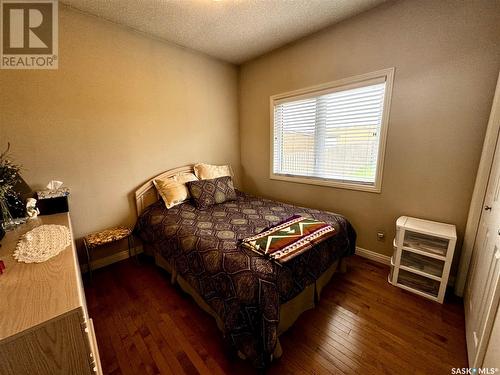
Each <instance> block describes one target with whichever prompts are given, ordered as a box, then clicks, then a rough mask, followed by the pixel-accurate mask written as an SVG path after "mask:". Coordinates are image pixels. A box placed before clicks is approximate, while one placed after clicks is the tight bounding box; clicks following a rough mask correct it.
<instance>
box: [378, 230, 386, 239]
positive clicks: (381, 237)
mask: <svg viewBox="0 0 500 375" xmlns="http://www.w3.org/2000/svg"><path fill="white" fill-rule="evenodd" d="M384 239H385V232H382V231H378V232H377V240H379V241H383V240H384Z"/></svg>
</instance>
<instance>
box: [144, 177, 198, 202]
mask: <svg viewBox="0 0 500 375" xmlns="http://www.w3.org/2000/svg"><path fill="white" fill-rule="evenodd" d="M197 180H198V179H197V178H196V176H195V175H194V174H192V173H179V174H177V175H175V176H174V177H170V178H167V179H165V180H159V179H155V180H153V184H154V185H155V187H156V190H158V193H159V194H160V196H161V198H162V199H163V201H164V202H165V206H166V207H167V208H172V207H174V206H177V205H178V204H181V203H182V202H184V201H185V200H186V199H188V198H189V190H188V189H187V187H186V182H188V181H197Z"/></svg>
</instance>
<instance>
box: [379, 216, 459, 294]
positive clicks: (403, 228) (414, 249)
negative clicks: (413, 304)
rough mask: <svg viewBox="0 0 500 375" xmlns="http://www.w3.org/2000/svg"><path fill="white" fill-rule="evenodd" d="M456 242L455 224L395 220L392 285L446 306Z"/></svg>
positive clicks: (409, 219)
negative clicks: (445, 299) (445, 300)
mask: <svg viewBox="0 0 500 375" xmlns="http://www.w3.org/2000/svg"><path fill="white" fill-rule="evenodd" d="M456 242H457V231H456V228H455V226H454V225H451V224H443V223H438V222H435V221H429V220H423V219H417V218H414V217H408V216H401V217H400V218H398V220H397V221H396V238H395V239H394V243H393V245H394V254H393V256H392V258H391V272H390V274H389V282H390V283H391V284H393V285H396V286H398V287H400V288H402V289H405V290H408V291H410V292H413V293H415V294H418V295H421V296H423V297H426V298H428V299H431V300H433V301H437V302H439V303H443V300H444V294H445V292H446V286H447V284H448V276H449V275H450V267H451V262H452V260H453V253H454V251H455V244H456Z"/></svg>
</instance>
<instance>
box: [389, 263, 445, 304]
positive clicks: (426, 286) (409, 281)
mask: <svg viewBox="0 0 500 375" xmlns="http://www.w3.org/2000/svg"><path fill="white" fill-rule="evenodd" d="M440 284H441V283H440V281H438V280H433V279H431V278H429V277H426V276H421V275H418V274H416V273H415V272H411V271H407V270H405V269H404V268H403V267H400V269H399V273H398V280H397V285H398V286H405V287H407V288H410V289H411V290H412V291H419V292H420V293H423V294H426V295H429V296H431V297H433V298H437V296H438V293H439V287H440Z"/></svg>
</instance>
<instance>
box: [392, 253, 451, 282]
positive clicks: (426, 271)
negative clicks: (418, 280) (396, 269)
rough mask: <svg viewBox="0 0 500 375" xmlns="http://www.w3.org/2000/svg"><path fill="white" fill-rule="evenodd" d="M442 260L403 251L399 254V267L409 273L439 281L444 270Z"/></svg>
mask: <svg viewBox="0 0 500 375" xmlns="http://www.w3.org/2000/svg"><path fill="white" fill-rule="evenodd" d="M444 264H445V262H444V260H440V259H434V258H430V257H428V256H425V255H420V254H416V253H414V252H410V251H406V250H403V251H402V252H401V261H400V266H401V267H405V268H406V269H408V270H409V271H410V272H414V273H416V274H419V275H422V276H426V277H429V278H431V279H434V280H438V281H439V280H441V277H442V276H443V270H444Z"/></svg>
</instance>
